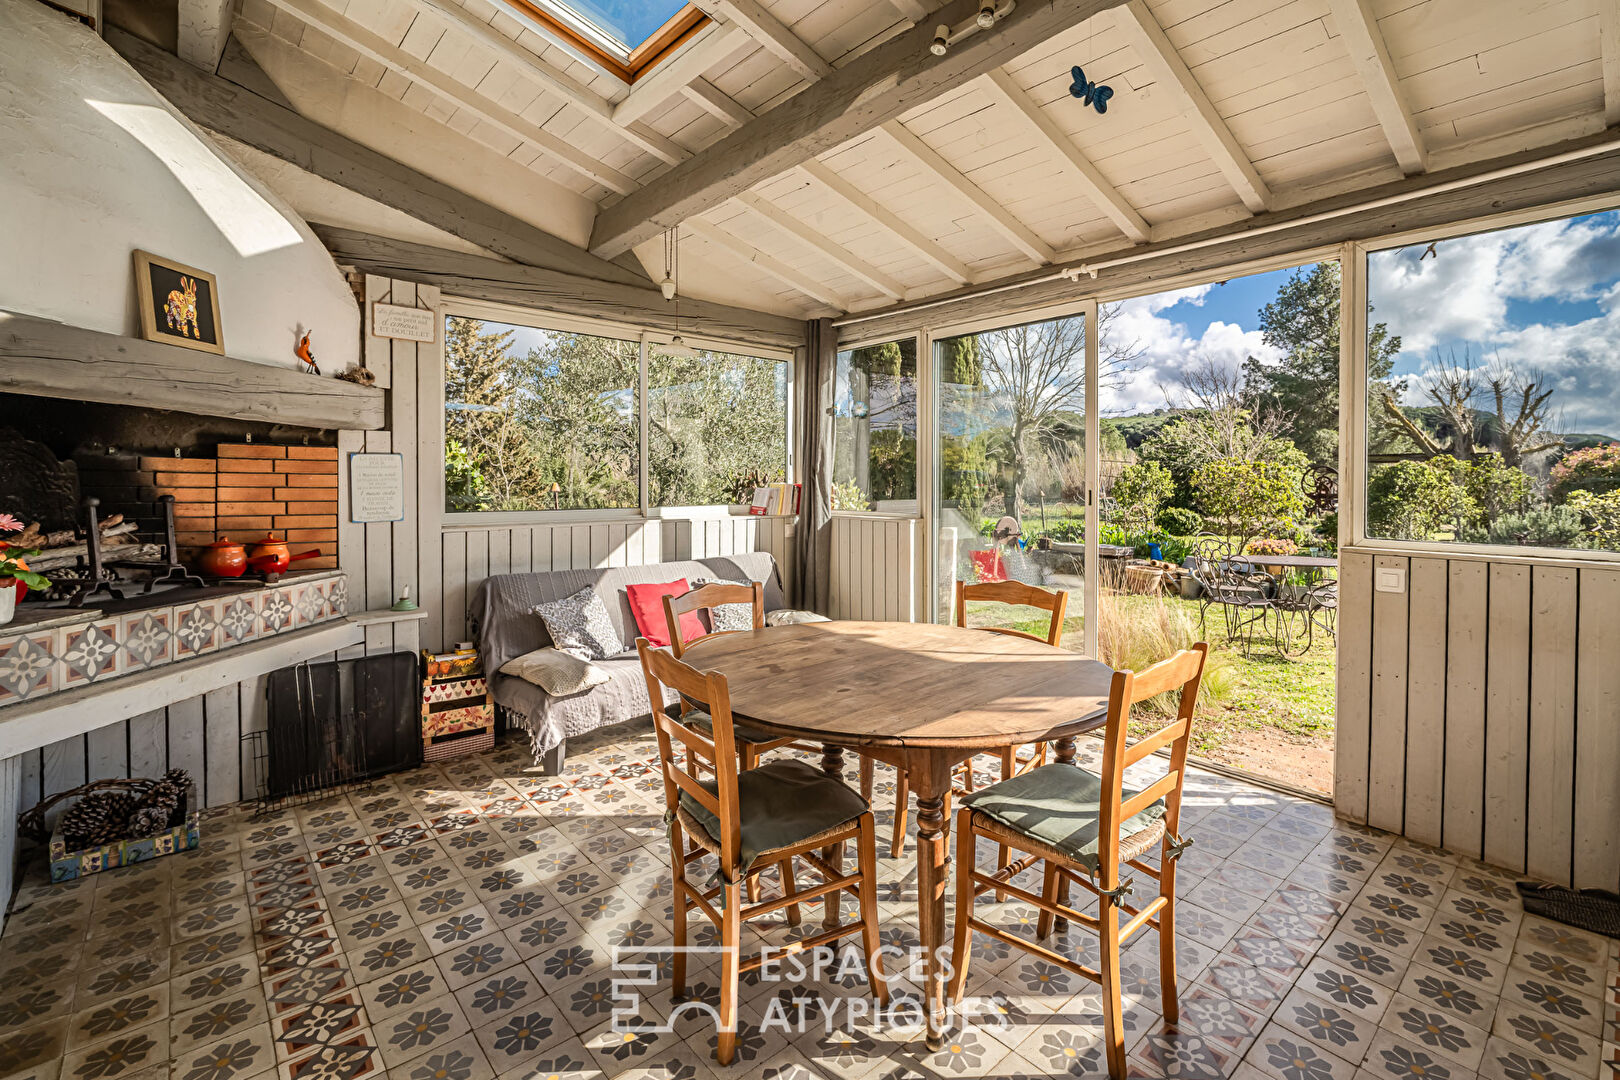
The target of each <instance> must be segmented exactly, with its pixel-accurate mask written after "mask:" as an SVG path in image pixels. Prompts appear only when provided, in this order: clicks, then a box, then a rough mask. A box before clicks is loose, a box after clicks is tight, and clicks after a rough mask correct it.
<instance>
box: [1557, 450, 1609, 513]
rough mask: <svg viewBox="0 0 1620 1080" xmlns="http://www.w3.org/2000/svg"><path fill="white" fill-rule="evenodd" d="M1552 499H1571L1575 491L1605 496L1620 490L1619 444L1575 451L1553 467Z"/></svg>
mask: <svg viewBox="0 0 1620 1080" xmlns="http://www.w3.org/2000/svg"><path fill="white" fill-rule="evenodd" d="M1548 480H1549V481H1550V483H1549V487H1550V488H1551V491H1552V495H1553V497H1554V498H1557V499H1568V498H1569V497H1570V496H1571V495H1572V494H1573V493H1574V492H1576V491H1582V490H1584V491H1591V492H1595V493H1597V494H1602V493H1603V492H1605V491H1613V490H1615V489H1616V488H1620V443H1609V444H1608V445H1606V446H1588V447H1586V448H1585V449H1584V450H1573V451H1571V452H1570V453H1568V454H1565V455H1564V459H1563V460H1562V461H1560V462H1559V463H1558V464H1556V465H1554V466H1553V467H1552V474H1551V475H1550V476H1549V477H1548Z"/></svg>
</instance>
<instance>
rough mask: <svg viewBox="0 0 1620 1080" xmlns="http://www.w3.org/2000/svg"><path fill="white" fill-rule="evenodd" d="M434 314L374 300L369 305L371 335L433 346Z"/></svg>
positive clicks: (423, 309)
mask: <svg viewBox="0 0 1620 1080" xmlns="http://www.w3.org/2000/svg"><path fill="white" fill-rule="evenodd" d="M437 321H438V320H437V318H436V317H435V316H434V313H433V312H432V311H430V310H428V309H426V308H417V307H405V306H404V305H402V304H385V303H383V302H382V301H381V300H374V301H372V304H371V333H372V335H373V336H375V337H383V338H394V339H396V340H398V341H420V342H423V343H425V344H428V345H431V344H433V337H434V334H433V324H434V323H435V322H437Z"/></svg>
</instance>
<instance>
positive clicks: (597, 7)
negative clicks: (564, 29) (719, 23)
mask: <svg viewBox="0 0 1620 1080" xmlns="http://www.w3.org/2000/svg"><path fill="white" fill-rule="evenodd" d="M554 2H555V3H556V4H557V6H558V7H566V8H570V9H571V10H572V11H573V12H574V13H575V14H577V15H578V16H579V17H580V18H582V19H584V20H586V21H587V22H589V23H591V24H592V25H593V26H595V27H597V28H598V29H600V30H601V31H602V32H603V33H605V34H607V35H608V36H609V37H611V38H613V40H615V41H617V42H618V43H619V44H620V45H622V46H624V50H625V52H629V51H630V50H632V49H634V48H635V47H636V46H638V45H640V44H641V43H642V42H644V41H646V40H647V39H648V38H650V37H652V35H653V34H654V32H656V31H657V30H658V28H659V27H660V26H663V25H664V24H665V23H667V22H669V20H670V19H672V18H674V17H675V13H676V12H678V11H680V10H681V9H682V8H684V7H685V6H686V0H567V2H566V3H564V2H562V0H554Z"/></svg>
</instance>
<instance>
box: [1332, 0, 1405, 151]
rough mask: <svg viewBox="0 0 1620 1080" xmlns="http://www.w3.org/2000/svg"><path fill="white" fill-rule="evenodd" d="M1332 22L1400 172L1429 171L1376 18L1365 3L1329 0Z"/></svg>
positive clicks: (1361, 1)
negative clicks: (1336, 26) (1365, 92)
mask: <svg viewBox="0 0 1620 1080" xmlns="http://www.w3.org/2000/svg"><path fill="white" fill-rule="evenodd" d="M1329 2H1330V3H1331V5H1332V8H1333V18H1334V21H1335V22H1337V23H1338V24H1339V37H1340V39H1341V40H1342V41H1343V42H1344V44H1345V48H1346V49H1348V50H1349V52H1350V59H1351V61H1352V62H1354V63H1355V65H1356V71H1358V72H1359V73H1360V74H1361V81H1362V85H1363V86H1364V87H1365V88H1366V91H1367V97H1368V98H1369V99H1371V101H1372V107H1373V113H1374V114H1375V115H1376V116H1377V117H1378V124H1379V126H1380V127H1382V128H1383V129H1384V135H1385V137H1386V138H1388V139H1389V148H1390V149H1391V150H1393V151H1394V152H1395V160H1396V161H1397V162H1399V163H1400V166H1401V172H1403V173H1405V174H1406V175H1407V176H1412V175H1415V174H1416V173H1420V172H1424V171H1426V170H1427V169H1428V167H1429V165H1428V152H1427V151H1426V150H1424V148H1423V136H1422V135H1420V134H1418V129H1417V125H1416V124H1415V123H1413V122H1412V110H1411V108H1410V107H1409V106H1408V105H1407V103H1406V94H1405V92H1404V91H1403V90H1402V89H1401V80H1400V77H1399V76H1398V75H1396V74H1395V66H1394V64H1393V63H1392V62H1391V61H1390V58H1389V47H1388V46H1386V45H1385V44H1384V35H1383V33H1382V32H1381V31H1380V30H1379V29H1378V17H1377V16H1376V15H1375V14H1374V13H1373V10H1372V6H1371V5H1370V4H1369V3H1368V0H1329Z"/></svg>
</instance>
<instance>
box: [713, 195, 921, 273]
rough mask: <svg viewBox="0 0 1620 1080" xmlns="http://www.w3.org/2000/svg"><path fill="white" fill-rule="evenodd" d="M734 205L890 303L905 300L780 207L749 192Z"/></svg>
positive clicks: (860, 262)
mask: <svg viewBox="0 0 1620 1080" xmlns="http://www.w3.org/2000/svg"><path fill="white" fill-rule="evenodd" d="M737 201H738V202H739V203H741V204H742V205H743V206H745V207H747V208H748V209H749V210H751V211H753V212H754V213H756V214H758V215H759V216H760V217H762V218H764V219H765V220H766V221H767V222H769V223H770V224H772V225H774V226H776V227H777V228H778V229H780V230H782V231H783V232H785V233H787V234H788V235H789V236H792V237H793V238H794V239H795V240H798V241H799V242H800V243H801V244H803V245H804V246H805V247H808V248H810V249H811V250H812V251H814V252H816V253H817V254H819V255H821V256H822V257H823V258H826V259H828V260H829V261H831V262H832V263H834V264H835V265H837V266H840V267H842V268H843V269H844V270H846V271H848V272H849V273H850V274H851V275H853V276H855V277H858V278H860V279H861V280H862V281H864V282H866V283H867V284H868V285H870V286H872V288H874V289H876V290H877V291H878V292H880V293H882V294H883V295H884V296H887V297H888V298H889V299H890V300H901V299H904V298H905V295H906V287H905V286H904V285H902V284H900V283H899V282H898V281H896V280H894V278H892V277H890V276H889V275H887V274H885V273H883V272H882V271H880V270H878V269H876V268H875V267H873V266H872V264H871V263H868V262H867V261H866V260H865V259H862V258H861V257H860V256H858V255H856V254H855V253H853V252H852V251H850V250H849V249H848V248H846V247H844V245H842V244H838V243H834V242H833V241H832V240H829V239H827V237H826V236H824V235H822V233H821V231H820V230H818V229H816V228H813V227H812V226H810V225H809V224H807V223H805V222H803V221H801V220H799V219H798V218H796V217H794V216H793V215H792V214H789V213H788V212H787V211H786V210H783V209H782V208H781V207H779V206H777V205H775V204H774V203H770V202H767V201H766V200H765V199H763V198H761V197H760V196H758V195H756V194H754V193H753V192H752V191H745V192H743V193H742V194H741V195H739V196H737Z"/></svg>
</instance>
